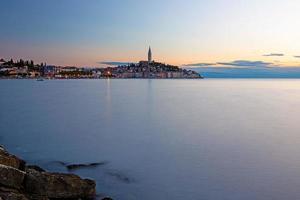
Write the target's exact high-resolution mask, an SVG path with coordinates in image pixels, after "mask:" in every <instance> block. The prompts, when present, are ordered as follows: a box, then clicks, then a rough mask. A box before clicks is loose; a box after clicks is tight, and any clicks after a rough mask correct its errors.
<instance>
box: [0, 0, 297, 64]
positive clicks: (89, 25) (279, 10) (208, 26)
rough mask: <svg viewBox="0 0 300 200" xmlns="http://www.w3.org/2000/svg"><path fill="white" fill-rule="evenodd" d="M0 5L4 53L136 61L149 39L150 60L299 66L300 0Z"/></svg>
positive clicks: (56, 59) (73, 60)
mask: <svg viewBox="0 0 300 200" xmlns="http://www.w3.org/2000/svg"><path fill="white" fill-rule="evenodd" d="M0 5H1V7H4V8H5V9H4V10H3V11H2V12H1V13H0V22H1V24H2V26H3V27H5V28H3V31H1V33H0V43H1V48H0V57H1V58H4V59H10V58H13V59H20V58H22V59H24V60H35V61H36V62H47V63H49V64H53V65H61V66H91V67H96V66H101V63H102V62H106V63H109V62H111V63H113V62H121V63H131V62H134V63H137V62H138V61H140V60H142V59H144V52H145V49H146V48H147V46H148V45H150V44H151V47H152V48H153V50H155V60H158V61H160V62H165V63H170V64H173V65H178V66H182V65H189V66H191V67H194V66H197V67H199V66H215V67H218V66H228V63H229V64H230V66H232V67H234V66H236V63H235V62H236V61H248V62H259V63H262V64H263V65H264V66H271V67H278V66H279V67H299V66H300V45H299V42H298V35H299V32H300V28H299V27H300V26H299V22H298V19H299V17H300V14H299V12H298V11H299V10H300V3H299V2H296V1H293V0H287V1H284V2H283V1H279V0H278V1H270V0H262V1H258V0H254V1H236V0H229V1H225V0H213V1H205V0H200V1H193V0H188V1H185V2H183V1H179V0H175V1H174V0H172V1H171V0H165V1H163V2H162V1H158V0H154V1H151V2H144V1H137V0H129V1H119V0H114V1H109V2H99V1H96V0H92V1H89V3H88V4H87V3H85V2H83V1H80V0H77V1H70V0H63V1H59V2H53V1H50V0H45V1H43V2H40V1H37V0H28V1H26V2H25V1H24V2H20V1H17V0H12V1H3V2H1V3H0ZM229 5H232V6H229ZM145 7H147V8H148V9H146V10H145V9H144V8H145ZM25 11H26V12H25ZM12 12H13V13H14V15H11V13H12ZM224 63H226V65H222V64H224Z"/></svg>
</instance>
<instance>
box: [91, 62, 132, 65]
mask: <svg viewBox="0 0 300 200" xmlns="http://www.w3.org/2000/svg"><path fill="white" fill-rule="evenodd" d="M97 63H98V64H102V65H111V66H118V65H128V64H130V63H133V62H117V61H101V62H97Z"/></svg>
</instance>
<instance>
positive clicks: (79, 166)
mask: <svg viewBox="0 0 300 200" xmlns="http://www.w3.org/2000/svg"><path fill="white" fill-rule="evenodd" d="M105 164H107V162H98V163H88V164H70V165H65V166H66V168H67V169H68V170H69V171H74V170H77V169H86V168H95V167H98V166H100V165H105Z"/></svg>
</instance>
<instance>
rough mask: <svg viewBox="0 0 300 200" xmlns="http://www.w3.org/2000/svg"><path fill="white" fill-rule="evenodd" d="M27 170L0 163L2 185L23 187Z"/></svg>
mask: <svg viewBox="0 0 300 200" xmlns="http://www.w3.org/2000/svg"><path fill="white" fill-rule="evenodd" d="M24 177H25V172H23V171H20V170H18V169H15V168H13V167H10V166H5V165H2V164H0V185H2V186H6V187H9V188H15V189H21V188H22V184H23V180H24Z"/></svg>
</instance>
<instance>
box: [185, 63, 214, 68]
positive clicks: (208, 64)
mask: <svg viewBox="0 0 300 200" xmlns="http://www.w3.org/2000/svg"><path fill="white" fill-rule="evenodd" d="M216 64H217V63H190V64H184V66H187V67H205V66H212V65H216Z"/></svg>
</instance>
